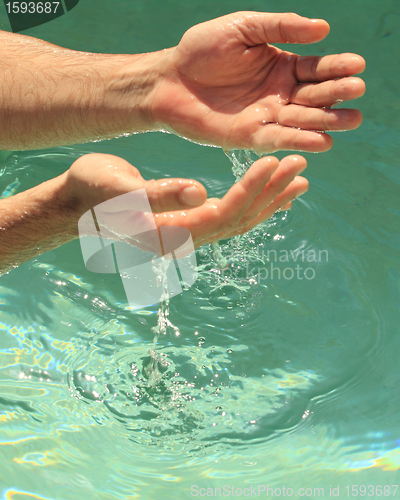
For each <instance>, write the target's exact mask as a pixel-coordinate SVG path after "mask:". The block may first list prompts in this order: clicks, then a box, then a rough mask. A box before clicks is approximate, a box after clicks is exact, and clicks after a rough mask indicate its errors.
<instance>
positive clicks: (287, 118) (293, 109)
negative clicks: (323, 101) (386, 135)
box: [278, 104, 362, 131]
mask: <svg viewBox="0 0 400 500" xmlns="http://www.w3.org/2000/svg"><path fill="white" fill-rule="evenodd" d="M278 122H279V123H280V124H281V125H284V126H285V127H298V128H301V129H302V130H320V131H323V130H353V129H355V128H357V127H359V126H360V125H361V123H362V114H361V112H360V111H358V109H335V110H331V109H320V108H308V107H304V106H299V105H297V104H288V105H287V106H283V107H282V108H281V109H280V111H279V114H278Z"/></svg>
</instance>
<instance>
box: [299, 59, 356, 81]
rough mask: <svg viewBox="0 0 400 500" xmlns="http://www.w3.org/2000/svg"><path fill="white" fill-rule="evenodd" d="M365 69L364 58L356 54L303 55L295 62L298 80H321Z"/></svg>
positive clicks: (348, 74)
mask: <svg viewBox="0 0 400 500" xmlns="http://www.w3.org/2000/svg"><path fill="white" fill-rule="evenodd" d="M364 69H365V60H364V59H363V58H362V57H361V56H359V55H358V54H350V53H344V54H334V55H329V56H324V57H315V56H304V57H299V58H298V59H297V62H296V70H295V71H296V78H297V81H298V82H301V83H308V82H323V81H325V80H333V79H335V78H344V77H346V76H352V75H357V74H358V73H362V72H363V71H364Z"/></svg>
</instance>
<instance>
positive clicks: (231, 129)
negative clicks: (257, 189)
mask: <svg viewBox="0 0 400 500" xmlns="http://www.w3.org/2000/svg"><path fill="white" fill-rule="evenodd" d="M328 32H329V25H328V23H327V22H326V21H323V20H310V19H307V18H304V17H300V16H298V15H296V14H268V13H258V12H239V13H236V14H230V15H227V16H223V17H220V18H218V19H214V20H212V21H209V22H206V23H202V24H199V25H197V26H194V27H192V28H191V29H189V30H188V31H187V32H186V33H185V34H184V36H183V38H182V40H181V42H180V43H179V45H178V46H177V47H175V48H174V49H169V51H167V63H166V64H165V67H164V69H163V71H162V78H161V81H160V83H159V85H158V87H157V91H156V94H155V97H154V99H153V103H152V116H153V120H155V122H156V123H157V124H158V126H159V127H160V128H165V129H167V130H170V131H173V132H175V133H178V134H179V135H182V136H183V137H186V138H188V139H190V140H193V141H195V142H199V143H204V144H212V145H217V146H221V147H222V148H224V149H225V150H231V149H235V148H237V149H243V148H246V149H253V150H254V151H256V152H272V151H277V150H301V151H315V152H318V151H325V150H327V149H329V148H330V147H331V145H332V139H331V137H330V136H329V135H328V134H326V133H324V132H325V131H329V130H350V129H354V128H356V127H358V126H359V125H360V123H361V121H362V116H361V113H360V112H359V111H358V110H354V109H351V110H350V109H336V110H331V109H330V108H331V106H333V105H334V104H337V103H339V102H341V101H347V100H350V99H355V98H357V97H360V96H361V95H363V94H364V91H365V85H364V82H363V81H362V80H361V79H360V78H356V77H353V76H352V75H354V74H357V73H361V72H362V71H363V70H364V67H365V61H364V59H363V58H362V57H361V56H358V55H356V54H338V55H330V56H325V57H321V58H320V57H312V56H310V57H300V56H298V55H296V54H292V53H291V52H287V51H283V50H281V49H279V48H277V47H274V46H272V45H269V44H270V43H274V42H275V43H288V42H290V43H312V42H317V41H319V40H322V39H323V38H325V37H326V36H327V34H328Z"/></svg>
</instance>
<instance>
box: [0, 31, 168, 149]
mask: <svg viewBox="0 0 400 500" xmlns="http://www.w3.org/2000/svg"><path fill="white" fill-rule="evenodd" d="M167 52H168V51H167V50H165V51H160V52H155V53H149V54H141V55H129V54H128V55H108V54H94V53H84V52H78V51H73V50H68V49H64V48H62V47H58V46H56V45H53V44H51V43H48V42H44V41H42V40H38V39H35V38H32V37H28V36H24V35H19V34H14V33H7V32H0V61H1V69H0V149H3V150H26V149H40V148H47V147H53V146H58V145H65V144H73V143H75V144H76V143H82V142H89V141H94V140H100V139H108V138H112V137H117V136H119V135H122V134H124V133H134V132H144V131H148V130H153V128H154V125H153V123H152V120H151V118H150V116H149V111H148V107H149V103H150V102H151V99H152V93H153V92H154V89H155V86H156V83H157V81H158V75H159V71H160V69H161V67H162V62H163V60H164V55H165V54H166V53H167Z"/></svg>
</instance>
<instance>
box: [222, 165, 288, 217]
mask: <svg viewBox="0 0 400 500" xmlns="http://www.w3.org/2000/svg"><path fill="white" fill-rule="evenodd" d="M278 167H279V161H278V159H277V158H275V157H274V156H266V157H265V158H260V159H259V160H257V161H256V162H254V163H253V165H252V166H251V167H250V168H249V170H248V171H247V172H246V173H245V175H244V176H243V179H242V180H241V181H240V182H238V183H236V184H234V185H233V186H232V187H231V189H230V190H229V191H228V192H227V193H226V195H225V196H224V197H223V198H222V200H221V201H220V203H219V211H220V214H221V221H222V222H223V223H224V225H235V224H237V222H238V221H239V220H240V219H241V217H242V215H243V214H244V212H245V211H246V210H247V209H248V208H249V207H250V206H251V205H252V203H253V202H254V200H255V198H257V196H258V195H259V194H260V193H261V192H262V190H263V189H264V186H265V184H267V183H268V181H269V180H270V178H271V176H272V175H273V173H274V172H275V170H276V169H277V168H278ZM225 214H226V215H225ZM226 217H228V219H226Z"/></svg>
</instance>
